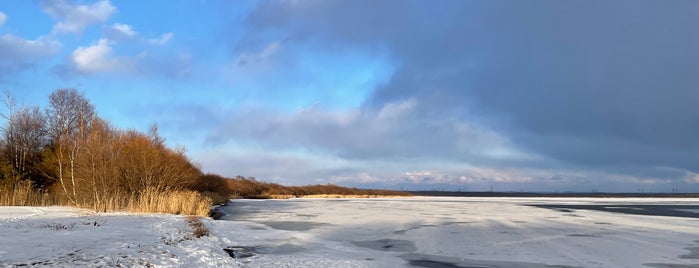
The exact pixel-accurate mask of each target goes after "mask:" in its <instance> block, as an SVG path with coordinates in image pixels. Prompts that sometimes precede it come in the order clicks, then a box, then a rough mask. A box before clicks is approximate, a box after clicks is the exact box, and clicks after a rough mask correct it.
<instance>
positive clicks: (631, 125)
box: [247, 0, 699, 179]
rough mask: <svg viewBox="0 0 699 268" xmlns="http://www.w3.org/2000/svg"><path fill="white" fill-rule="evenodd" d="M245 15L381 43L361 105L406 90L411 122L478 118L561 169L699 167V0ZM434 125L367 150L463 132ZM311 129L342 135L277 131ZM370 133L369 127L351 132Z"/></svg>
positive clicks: (274, 6)
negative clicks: (384, 70)
mask: <svg viewBox="0 0 699 268" xmlns="http://www.w3.org/2000/svg"><path fill="white" fill-rule="evenodd" d="M247 21H248V25H249V27H250V29H251V32H255V31H259V32H272V31H276V32H277V33H281V34H280V35H282V37H281V38H285V40H286V41H287V42H308V41H312V42H316V43H321V44H325V46H326V49H336V48H338V47H344V48H347V47H350V48H352V49H365V50H367V51H370V50H375V49H377V48H380V49H382V50H385V51H386V52H387V53H388V54H389V56H390V57H391V58H392V60H393V62H395V63H396V66H397V68H396V71H395V73H394V74H393V76H392V77H391V79H390V81H389V82H388V83H386V84H385V85H382V86H381V87H379V88H377V89H376V90H375V91H374V92H373V95H372V96H371V97H370V99H369V100H367V102H366V105H365V107H364V108H363V109H366V110H380V109H381V107H384V106H385V105H387V104H390V103H397V102H401V101H405V100H409V99H412V100H415V102H416V103H417V106H416V108H415V109H416V110H417V111H419V112H417V113H415V114H413V115H412V117H411V119H410V120H407V119H406V122H440V121H433V120H434V119H436V118H450V120H453V121H456V122H467V123H473V122H477V123H478V124H481V125H483V126H485V128H487V129H494V130H495V131H496V132H497V133H499V134H500V135H502V136H504V139H505V140H509V141H512V142H513V143H514V145H515V147H519V148H525V150H526V151H529V152H531V153H533V154H538V155H543V156H545V157H548V158H550V159H552V161H551V162H549V163H550V164H551V165H565V166H566V167H567V168H570V167H571V166H580V167H590V168H604V169H606V170H610V171H612V172H620V173H624V174H629V171H628V170H639V169H641V167H643V169H644V170H647V169H652V170H655V169H653V168H663V167H666V168H677V169H679V170H689V171H692V172H697V171H699V161H697V159H699V139H698V138H697V137H699V112H698V110H697V108H696V107H697V100H699V73H698V72H699V32H697V31H696V25H697V23H699V2H696V1H671V2H667V1H662V2H660V1H555V0H547V1H527V2H516V1H515V2H513V1H439V2H424V1H410V2H409V1H396V2H394V1H374V2H372V3H371V4H369V3H367V2H364V1H263V2H262V3H261V4H260V5H259V6H258V7H257V9H256V10H255V11H253V13H252V14H251V15H250V17H249V18H248V20H247ZM260 36H268V35H255V34H252V35H251V37H249V39H255V38H261V37H260ZM277 37H278V36H277ZM422 120H425V121H422ZM441 122H444V119H442V121H441ZM436 124H437V125H434V126H432V127H430V128H426V129H429V131H416V130H417V129H420V128H422V127H424V125H419V123H418V126H414V127H413V128H408V129H400V127H398V128H395V129H394V130H395V132H393V133H390V134H391V135H386V136H382V137H381V138H382V139H375V141H374V142H369V143H370V145H367V146H370V147H371V148H373V149H374V152H377V154H383V155H394V154H395V153H396V152H395V151H391V150H389V149H387V148H385V147H382V146H380V145H381V144H390V143H392V142H395V141H396V140H398V141H401V140H403V141H407V142H405V143H403V144H400V145H399V146H396V147H401V146H407V147H408V149H404V150H410V149H411V148H413V149H416V150H418V151H420V152H424V151H425V150H423V149H424V148H420V147H419V146H417V147H416V146H415V144H420V143H427V144H435V145H437V147H441V148H448V147H449V145H450V144H453V143H454V141H455V140H456V139H459V138H460V137H463V138H466V139H468V134H466V135H465V136H461V135H462V134H461V133H458V132H453V131H450V130H449V129H450V128H451V127H452V125H449V124H439V123H436ZM282 126H283V124H282ZM304 126H305V125H304ZM292 129H293V130H292ZM276 130H279V129H276ZM401 130H402V131H401ZM307 131H308V132H311V131H318V132H320V133H329V136H332V137H342V135H341V133H336V132H337V131H332V130H330V131H328V130H324V129H322V127H319V128H313V127H310V128H309V127H304V128H301V127H299V128H292V127H290V128H289V129H284V130H283V131H280V133H291V136H290V137H289V138H288V139H289V140H283V139H282V140H283V141H284V142H292V141H297V142H300V143H304V144H306V143H309V144H318V143H324V142H322V141H321V142H319V141H318V139H316V138H313V139H312V140H304V139H303V138H294V137H298V135H300V134H298V133H295V132H302V133H307ZM445 132H446V133H449V134H444V133H445ZM430 133H434V135H431V134H430ZM279 135H286V134H279ZM303 135H307V134H303ZM391 137H393V139H391ZM366 138H376V137H365V139H360V138H358V139H357V140H358V141H359V140H361V141H366V140H372V139H366ZM272 140H274V139H272ZM321 140H322V139H321ZM329 143H332V144H325V145H324V146H325V147H326V148H332V146H333V144H334V145H335V146H343V147H346V148H361V146H363V145H362V144H356V143H352V142H350V141H347V140H346V139H343V138H338V139H337V140H334V141H332V142H329ZM341 144H352V145H351V146H350V145H348V146H344V145H341ZM376 144H379V145H376ZM360 151H361V150H360ZM437 152H438V150H435V151H433V154H432V155H434V154H437ZM445 152H449V150H446V151H445ZM453 152H455V153H456V154H458V153H461V152H460V151H458V150H457V151H453ZM408 155H411V156H417V155H419V153H418V154H409V153H408ZM445 155H446V156H447V157H453V156H451V155H450V154H449V153H445ZM358 156H359V157H361V156H362V155H361V154H359V155H358ZM656 173H658V171H648V173H647V176H651V175H653V174H656ZM661 173H662V172H661ZM681 173H682V171H680V172H678V174H681ZM678 174H675V175H672V176H670V175H667V176H669V177H672V178H674V179H678V178H681V177H682V176H681V175H678Z"/></svg>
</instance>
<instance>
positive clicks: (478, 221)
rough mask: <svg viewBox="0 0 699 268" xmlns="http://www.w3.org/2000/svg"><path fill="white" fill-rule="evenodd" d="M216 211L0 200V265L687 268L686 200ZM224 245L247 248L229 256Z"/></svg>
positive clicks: (695, 206) (694, 258) (690, 232)
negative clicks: (195, 229) (194, 214)
mask: <svg viewBox="0 0 699 268" xmlns="http://www.w3.org/2000/svg"><path fill="white" fill-rule="evenodd" d="M532 205H558V206H551V207H537V206H532ZM590 205H594V206H596V207H594V208H593V207H576V206H590ZM657 205H662V206H657ZM685 205H688V206H685ZM595 208H598V209H595ZM222 210H223V211H224V212H227V213H228V215H227V216H226V217H225V219H227V220H218V221H214V220H210V219H203V221H204V224H205V225H206V226H207V227H208V228H209V229H211V235H210V236H208V237H202V238H193V237H192V236H191V228H190V227H189V226H188V225H187V222H186V219H185V217H183V216H175V215H164V214H126V213H106V214H94V213H91V212H89V211H85V210H79V209H74V208H65V207H39V208H36V207H0V267H20V266H31V265H36V266H58V267H75V266H92V267H95V266H108V267H173V266H174V267H323V268H330V267H660V268H670V267H679V268H688V267H699V214H698V215H696V217H692V216H694V213H695V212H698V211H699V200H697V199H610V198H600V199H593V198H568V199H566V198H421V197H417V198H405V199H326V200H317V199H313V200H305V199H291V200H236V201H234V202H232V204H230V205H229V206H227V207H224V208H223V209H222ZM604 210H612V211H615V210H620V211H625V212H643V211H647V212H653V213H655V212H658V213H661V214H662V213H665V212H668V211H670V212H677V215H675V216H673V217H670V216H653V215H636V214H629V213H617V212H609V211H604ZM663 211H664V212H663ZM653 213H646V214H653ZM687 213H689V214H687ZM671 214H672V213H671ZM678 216H682V217H678ZM231 246H238V247H241V248H242V249H244V251H241V252H244V253H245V252H254V253H255V255H254V256H252V257H248V258H240V259H233V258H231V257H230V256H228V254H227V253H226V252H225V251H223V248H226V247H231Z"/></svg>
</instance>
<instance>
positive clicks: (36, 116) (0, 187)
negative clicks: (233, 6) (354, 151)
mask: <svg viewBox="0 0 699 268" xmlns="http://www.w3.org/2000/svg"><path fill="white" fill-rule="evenodd" d="M3 100H4V106H5V109H4V111H3V112H2V113H0V116H1V117H2V119H4V121H5V122H4V124H3V125H2V128H1V129H0V130H1V134H2V136H0V205H73V206H79V207H89V208H93V209H95V210H97V211H106V210H122V209H130V210H143V211H149V210H163V209H162V208H161V207H163V206H166V205H167V206H168V207H170V208H168V209H165V210H168V211H163V212H174V213H190V214H197V213H199V214H201V212H190V211H187V210H188V209H197V210H204V209H203V208H205V207H207V205H210V204H211V202H220V201H224V200H227V199H229V198H234V197H250V198H252V197H265V196H268V197H271V196H274V195H289V196H303V195H313V194H345V195H350V194H367V195H369V194H375V195H379V194H381V195H390V194H403V193H398V192H391V191H377V190H371V191H369V190H359V189H350V188H344V187H339V186H335V185H315V186H305V187H287V186H282V185H278V184H273V183H264V182H259V181H257V180H255V179H253V178H248V179H246V178H243V177H240V176H239V177H236V178H224V177H221V176H219V175H215V174H203V173H202V172H201V171H200V168H199V167H198V166H197V165H195V164H193V163H192V162H191V161H190V159H188V158H187V156H186V155H185V152H184V150H182V149H171V148H168V147H167V146H166V145H165V142H164V139H163V138H161V137H160V136H159V134H158V129H157V127H156V126H153V127H151V129H150V130H149V131H148V133H141V132H138V131H135V130H120V129H117V128H115V127H113V126H111V125H110V124H109V122H107V121H106V120H104V119H102V118H100V117H99V116H98V115H97V113H96V111H95V107H94V106H93V105H92V104H91V103H90V101H89V100H88V99H87V98H86V97H85V95H84V94H83V93H81V92H79V91H77V90H75V89H58V90H56V91H54V92H52V93H51V94H50V96H49V103H48V106H47V107H45V108H44V109H42V108H40V107H36V106H24V105H18V104H17V102H16V101H15V99H14V98H13V96H11V95H10V94H9V93H6V94H5V96H4V98H3ZM178 196H180V197H178ZM159 198H160V199H162V198H171V200H160V199H159ZM173 198H174V199H173ZM178 198H179V199H178ZM185 201H186V202H189V203H192V202H193V203H195V204H194V205H192V204H176V203H183V202H185ZM166 203H168V204H166ZM183 206H194V207H193V208H184V207H183ZM207 209H208V208H207Z"/></svg>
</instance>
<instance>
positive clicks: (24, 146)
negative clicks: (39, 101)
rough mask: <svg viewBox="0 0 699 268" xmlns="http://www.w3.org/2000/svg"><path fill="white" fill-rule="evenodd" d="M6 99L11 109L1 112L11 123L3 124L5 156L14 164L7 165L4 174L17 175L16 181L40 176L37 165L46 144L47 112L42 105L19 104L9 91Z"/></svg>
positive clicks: (4, 160) (6, 103)
mask: <svg viewBox="0 0 699 268" xmlns="http://www.w3.org/2000/svg"><path fill="white" fill-rule="evenodd" d="M4 102H5V106H6V108H7V112H6V113H0V116H2V117H3V118H4V119H6V120H7V124H6V125H5V126H4V127H3V128H2V134H3V135H2V137H3V140H4V142H3V148H2V159H3V162H4V163H5V164H9V167H10V168H9V169H7V168H6V169H5V171H4V172H5V173H6V174H4V175H5V177H8V176H9V177H14V180H15V181H18V180H20V179H33V180H39V178H37V175H36V169H37V165H38V162H39V160H40V158H41V149H42V147H43V146H44V144H45V129H44V124H45V121H44V115H43V114H42V113H41V112H40V110H39V108H38V107H18V106H17V105H16V103H15V100H14V98H13V97H12V96H11V95H10V94H9V93H7V92H5V99H4ZM7 173H11V174H7ZM35 182H36V181H35Z"/></svg>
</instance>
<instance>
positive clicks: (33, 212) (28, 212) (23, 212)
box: [0, 206, 45, 222]
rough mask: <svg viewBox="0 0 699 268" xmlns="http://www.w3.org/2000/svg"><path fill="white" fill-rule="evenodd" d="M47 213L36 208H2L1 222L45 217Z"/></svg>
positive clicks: (0, 211)
mask: <svg viewBox="0 0 699 268" xmlns="http://www.w3.org/2000/svg"><path fill="white" fill-rule="evenodd" d="M43 214H45V212H44V211H43V210H42V209H40V208H36V207H5V206H0V222H12V221H17V220H22V219H27V218H31V217H36V216H39V215H43Z"/></svg>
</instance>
